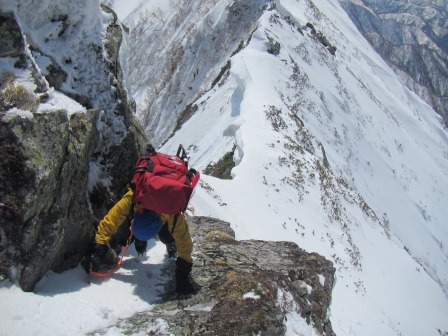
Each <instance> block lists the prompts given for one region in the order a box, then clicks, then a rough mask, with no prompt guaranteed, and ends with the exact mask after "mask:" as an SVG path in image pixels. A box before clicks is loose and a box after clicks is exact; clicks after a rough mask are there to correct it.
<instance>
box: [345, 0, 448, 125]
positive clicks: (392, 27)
mask: <svg viewBox="0 0 448 336" xmlns="http://www.w3.org/2000/svg"><path fill="white" fill-rule="evenodd" d="M339 2H340V3H341V4H342V6H343V8H344V9H345V11H346V12H347V14H348V15H349V16H350V18H351V19H352V20H353V22H354V23H355V24H356V26H357V27H358V29H359V30H360V31H361V32H362V33H363V34H364V36H365V37H366V39H367V40H368V41H369V42H370V43H371V44H372V45H373V47H374V48H375V49H376V50H377V52H378V53H379V54H380V55H381V56H382V57H383V58H384V59H385V60H386V61H387V62H388V63H389V64H390V65H391V66H392V68H393V69H394V70H395V71H396V72H397V73H398V74H399V75H400V77H401V78H402V79H403V80H404V81H405V82H406V84H407V85H408V87H409V88H410V89H411V90H413V91H414V92H416V93H417V94H418V95H420V96H421V97H422V98H423V99H424V100H425V101H426V102H427V103H428V104H429V105H431V106H432V107H433V108H434V109H435V110H436V111H437V112H438V113H439V114H440V115H441V116H442V117H443V118H444V120H445V123H447V124H448V2H446V1H425V0H411V1H380V0H364V1H362V2H360V1H354V0H339Z"/></svg>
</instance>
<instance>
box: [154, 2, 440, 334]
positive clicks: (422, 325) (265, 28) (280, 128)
mask: <svg viewBox="0 0 448 336" xmlns="http://www.w3.org/2000/svg"><path fill="white" fill-rule="evenodd" d="M314 4H315V5H313V3H312V2H309V1H300V2H298V1H279V2H278V5H277V8H278V9H279V12H277V11H276V10H273V11H267V12H265V14H264V15H263V17H262V18H261V19H260V21H259V28H258V29H257V30H256V31H255V33H254V34H253V36H252V39H251V40H250V43H249V44H248V46H247V47H246V48H245V49H244V50H242V51H241V52H239V53H238V54H237V55H235V56H233V57H232V58H231V61H232V66H231V70H230V76H229V77H228V79H227V80H225V81H224V83H222V85H221V86H220V87H215V88H214V90H212V91H211V92H209V93H208V94H206V95H205V96H204V97H202V98H201V99H200V100H198V101H197V102H196V104H197V105H198V107H199V109H198V112H197V113H196V114H195V115H194V116H193V117H192V118H191V119H190V120H189V121H188V122H187V123H186V124H185V125H184V126H183V127H182V129H181V130H180V131H179V132H178V133H177V134H176V135H175V136H174V137H173V138H172V139H171V140H170V141H169V143H168V144H167V145H165V146H164V147H163V150H165V151H174V150H175V147H176V146H177V144H179V143H183V144H184V146H186V147H189V148H190V154H191V164H192V165H193V166H196V167H197V168H200V169H203V168H205V166H206V165H207V164H208V163H210V162H216V161H217V160H218V159H219V158H220V157H222V156H223V155H224V154H225V153H226V152H229V151H230V150H231V149H232V146H233V145H234V144H236V145H237V149H236V151H235V162H236V164H237V166H236V167H235V168H234V169H233V170H232V175H233V177H234V178H233V180H230V181H224V180H218V179H216V178H212V177H209V176H204V178H203V180H202V181H203V182H202V185H201V186H202V187H201V189H199V190H198V191H197V192H196V196H195V198H194V200H193V203H192V205H193V207H194V210H195V213H197V214H201V215H211V216H217V217H220V218H223V219H224V220H227V221H230V222H231V223H232V225H233V228H234V229H235V231H236V235H237V238H238V239H267V240H292V241H295V242H297V243H298V245H299V246H300V247H302V248H305V249H306V250H308V251H316V252H318V253H321V254H323V255H325V256H326V257H327V258H330V259H331V260H333V261H334V263H335V265H336V266H337V268H338V273H337V277H338V281H337V285H336V287H335V289H334V300H333V305H332V315H333V319H332V322H333V326H334V329H335V331H336V333H337V334H341V335H345V334H349V333H350V332H351V333H353V334H357V335H369V334H372V335H373V334H376V335H378V334H381V335H388V334H396V333H398V334H399V333H402V334H405V335H421V334H428V333H429V334H431V333H432V334H434V335H437V334H438V331H437V329H438V328H440V329H441V330H446V326H447V323H448V321H447V319H446V317H444V316H443V315H441V314H442V313H441V312H442V311H446V307H447V303H448V302H447V296H446V294H447V293H448V286H447V285H448V284H447V279H448V267H447V255H448V254H447V250H446V241H447V238H448V232H447V228H446V225H444V218H446V215H447V214H446V210H445V206H444V200H446V190H448V179H447V176H446V174H447V173H446V172H447V171H448V169H447V168H448V161H447V144H448V142H447V136H446V130H445V129H444V128H443V127H442V122H441V118H440V117H439V116H438V115H437V114H435V112H434V111H433V110H432V109H431V108H429V107H428V106H427V105H426V104H425V103H424V102H422V101H421V99H419V98H418V97H417V96H415V95H414V94H413V93H411V92H409V90H407V89H406V88H405V87H404V85H403V84H402V83H401V82H400V81H399V80H398V79H397V77H396V76H395V75H394V73H393V72H392V70H391V69H390V68H389V67H388V66H387V65H386V64H385V62H384V61H383V60H382V59H381V58H380V57H379V56H378V55H376V53H375V52H374V51H373V50H372V48H371V47H370V46H369V45H368V44H367V42H366V41H365V40H364V39H363V38H362V37H361V35H360V34H359V33H358V32H357V31H356V29H355V28H354V26H353V24H352V23H351V22H350V21H349V20H348V18H347V16H346V14H345V13H344V12H343V11H342V9H341V8H340V7H339V6H338V5H336V4H333V3H330V2H327V1H315V2H314ZM282 14H287V15H288V16H290V17H291V18H290V19H289V20H287V19H285V17H284V16H283V15H282ZM291 20H292V22H295V23H297V25H298V26H299V27H302V26H304V25H305V24H306V23H307V22H312V23H313V25H314V26H315V27H316V30H318V31H321V32H322V33H323V35H324V36H325V37H326V38H327V39H328V40H329V41H330V43H332V44H333V45H336V46H337V51H336V56H335V57H332V56H331V55H330V53H329V52H328V50H327V49H326V48H325V47H324V46H323V45H322V44H320V43H319V41H317V39H314V38H313V36H312V34H311V31H310V30H309V29H308V30H304V35H302V34H301V33H300V32H299V31H298V29H297V27H295V26H294V25H291V24H290V23H289V22H290V21H291ZM270 39H274V40H275V41H278V42H279V43H280V45H281V50H280V53H279V55H277V56H273V55H271V54H269V53H267V52H266V50H267V49H268V46H269V44H270V41H269V40H270ZM325 158H326V160H328V167H326V165H325V162H326V160H325ZM213 203H214V204H215V205H213ZM422 288H425V290H424V291H423V290H422ZM412 302H419V305H414V304H412ZM421 305H423V306H425V307H427V308H428V309H427V310H426V311H425V312H422V311H421V310H420V308H419V306H421ZM355 307H356V308H355ZM429 307H430V308H429ZM415 316H419V317H420V318H419V319H414V318H413V317H415ZM355 321H356V322H355ZM428 330H430V331H428Z"/></svg>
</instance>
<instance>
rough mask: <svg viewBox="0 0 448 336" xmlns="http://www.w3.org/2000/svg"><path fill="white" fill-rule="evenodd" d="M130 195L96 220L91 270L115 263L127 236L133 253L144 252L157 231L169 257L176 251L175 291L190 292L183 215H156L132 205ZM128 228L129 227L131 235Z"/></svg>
mask: <svg viewBox="0 0 448 336" xmlns="http://www.w3.org/2000/svg"><path fill="white" fill-rule="evenodd" d="M133 196H134V193H133V191H132V190H131V189H129V191H128V192H127V193H126V194H125V195H124V196H123V197H122V198H121V200H119V201H118V202H117V203H116V204H115V205H114V206H113V207H112V208H111V209H110V211H109V213H108V214H107V215H106V216H105V217H104V218H103V219H102V220H101V221H100V223H99V225H98V228H97V232H96V235H95V247H94V249H93V253H92V256H91V270H92V271H94V272H97V271H98V270H99V269H101V268H102V267H103V266H110V265H111V264H114V263H116V262H117V260H118V259H117V255H118V254H119V253H120V250H121V247H122V246H125V245H126V242H127V240H128V239H129V238H130V243H134V246H135V249H136V251H137V253H139V254H144V253H145V252H146V246H147V240H149V239H151V238H153V237H155V236H156V235H157V234H158V235H159V239H160V240H161V241H162V242H163V243H164V244H166V246H167V253H168V256H169V257H175V255H176V252H177V259H176V271H175V277H176V292H177V293H178V294H191V293H193V292H194V291H195V288H194V287H193V285H192V284H191V282H190V273H191V269H192V266H193V262H192V257H191V253H192V250H193V243H192V241H191V236H190V232H189V229H188V224H187V221H186V219H185V216H184V214H183V213H179V214H176V215H168V214H163V213H160V214H158V213H156V212H154V211H151V210H146V209H138V207H137V206H134V204H133V198H134V197H133ZM131 211H132V212H133V216H134V218H133V220H132V222H130V223H129V221H125V220H126V218H127V217H128V215H130V213H131ZM129 228H130V229H131V230H132V236H131V231H130V230H129Z"/></svg>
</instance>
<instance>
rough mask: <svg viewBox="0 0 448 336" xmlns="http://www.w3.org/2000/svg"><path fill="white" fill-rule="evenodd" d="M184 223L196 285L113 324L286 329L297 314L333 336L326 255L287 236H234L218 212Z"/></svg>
mask: <svg viewBox="0 0 448 336" xmlns="http://www.w3.org/2000/svg"><path fill="white" fill-rule="evenodd" d="M189 225H190V231H191V234H192V237H193V241H194V246H195V252H194V257H193V258H194V267H193V272H192V275H193V278H194V279H195V281H196V283H197V284H198V285H199V286H201V289H200V291H199V292H198V293H197V294H195V295H192V296H190V297H187V298H180V299H179V298H176V297H171V296H170V295H169V294H168V295H166V296H167V297H165V298H163V299H162V300H161V302H160V303H158V304H155V306H154V308H153V309H152V310H151V311H147V312H142V313H139V314H136V315H135V316H133V317H132V318H130V319H126V320H122V321H120V323H119V324H118V325H117V326H116V327H117V328H118V329H120V330H121V331H122V332H123V333H124V334H136V333H138V332H144V333H146V334H147V335H284V334H285V333H286V331H287V324H288V320H289V321H290V322H291V325H294V322H297V319H300V320H301V321H302V322H303V325H302V327H303V328H305V327H306V328H312V329H314V333H315V334H317V335H335V334H334V332H333V329H332V326H331V322H330V320H329V314H328V310H329V305H330V303H331V291H332V287H333V285H334V273H335V268H334V267H333V264H332V262H331V261H328V260H326V259H325V258H324V257H322V256H320V255H318V254H316V253H307V252H306V251H304V250H302V249H300V248H299V247H298V246H297V245H296V244H294V243H291V242H268V241H256V240H247V241H237V240H235V235H234V232H233V231H232V230H231V228H230V225H229V224H228V223H226V222H223V221H220V220H217V219H213V218H208V217H192V218H189ZM172 267H174V265H173V264H170V265H169V266H168V268H167V269H166V272H167V273H169V274H172V272H173V270H172V269H171V268H172ZM173 286H174V284H172V283H171V284H168V285H167V288H166V290H167V292H168V293H171V292H172V291H173ZM304 321H306V323H305V322H304ZM295 325H296V326H298V325H299V324H295ZM106 332H107V329H105V330H101V331H98V333H99V334H105V333H106ZM288 332H289V333H290V334H293V333H294V334H299V335H300V334H301V333H303V332H304V330H288ZM314 333H313V334H314ZM95 335H97V333H95Z"/></svg>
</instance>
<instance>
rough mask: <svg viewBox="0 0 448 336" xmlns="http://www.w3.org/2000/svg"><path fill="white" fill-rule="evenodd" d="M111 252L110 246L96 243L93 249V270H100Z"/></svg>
mask: <svg viewBox="0 0 448 336" xmlns="http://www.w3.org/2000/svg"><path fill="white" fill-rule="evenodd" d="M108 252H109V246H107V245H103V244H96V245H95V247H94V248H93V251H92V258H91V264H92V271H94V272H98V270H99V269H100V267H101V266H102V265H104V264H105V259H106V255H107V254H108Z"/></svg>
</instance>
